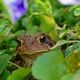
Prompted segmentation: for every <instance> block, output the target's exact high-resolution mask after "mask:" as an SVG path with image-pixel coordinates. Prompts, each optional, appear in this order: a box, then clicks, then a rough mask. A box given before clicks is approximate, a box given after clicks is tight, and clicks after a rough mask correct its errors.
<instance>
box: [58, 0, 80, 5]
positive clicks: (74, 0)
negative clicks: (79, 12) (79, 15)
mask: <svg viewBox="0 0 80 80" xmlns="http://www.w3.org/2000/svg"><path fill="white" fill-rule="evenodd" d="M59 2H60V3H61V4H63V5H76V4H80V0H59Z"/></svg>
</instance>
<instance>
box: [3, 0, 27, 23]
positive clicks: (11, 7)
mask: <svg viewBox="0 0 80 80" xmlns="http://www.w3.org/2000/svg"><path fill="white" fill-rule="evenodd" d="M3 2H4V4H5V6H6V8H7V10H8V12H9V14H10V17H11V21H12V22H13V23H16V21H17V20H19V19H20V18H21V17H22V16H23V15H24V14H25V13H26V11H27V2H26V0H3Z"/></svg>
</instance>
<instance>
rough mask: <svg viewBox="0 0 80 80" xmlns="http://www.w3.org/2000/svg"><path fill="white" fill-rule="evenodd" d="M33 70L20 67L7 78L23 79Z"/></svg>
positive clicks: (8, 79) (9, 79)
mask: <svg viewBox="0 0 80 80" xmlns="http://www.w3.org/2000/svg"><path fill="white" fill-rule="evenodd" d="M30 72H31V70H30V68H20V69H17V70H15V71H13V72H12V74H11V75H10V76H9V77H8V78H7V80H23V79H24V78H25V77H26V76H27V75H28V74H29V73H30Z"/></svg>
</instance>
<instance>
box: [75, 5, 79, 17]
mask: <svg viewBox="0 0 80 80" xmlns="http://www.w3.org/2000/svg"><path fill="white" fill-rule="evenodd" d="M74 15H75V16H80V6H79V7H77V8H76V9H75V11H74Z"/></svg>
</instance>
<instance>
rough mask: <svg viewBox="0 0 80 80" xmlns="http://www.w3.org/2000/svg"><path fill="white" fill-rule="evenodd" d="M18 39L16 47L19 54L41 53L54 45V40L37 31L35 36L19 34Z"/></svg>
mask: <svg viewBox="0 0 80 80" xmlns="http://www.w3.org/2000/svg"><path fill="white" fill-rule="evenodd" d="M18 40H19V41H20V42H21V45H20V47H19V48H18V51H19V52H20V53H21V54H33V53H42V52H44V51H48V50H50V48H51V47H52V46H53V45H54V42H53V41H52V40H51V38H50V37H49V36H48V35H47V34H45V33H38V34H37V35H35V36H31V35H29V36H25V35H24V36H20V37H19V38H18Z"/></svg>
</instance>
